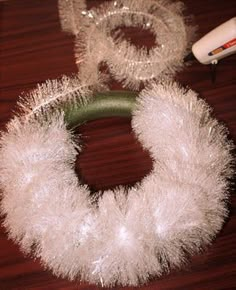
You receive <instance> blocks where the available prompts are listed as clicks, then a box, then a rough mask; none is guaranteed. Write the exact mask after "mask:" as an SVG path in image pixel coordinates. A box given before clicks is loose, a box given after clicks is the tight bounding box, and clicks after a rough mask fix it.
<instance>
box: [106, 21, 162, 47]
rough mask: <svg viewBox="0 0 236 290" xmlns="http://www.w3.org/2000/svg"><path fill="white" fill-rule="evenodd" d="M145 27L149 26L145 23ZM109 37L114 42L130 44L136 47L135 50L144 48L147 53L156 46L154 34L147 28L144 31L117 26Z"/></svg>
mask: <svg viewBox="0 0 236 290" xmlns="http://www.w3.org/2000/svg"><path fill="white" fill-rule="evenodd" d="M147 25H150V24H149V23H147ZM111 35H112V36H113V38H114V40H115V42H117V41H118V40H119V41H120V40H121V41H122V40H126V41H128V42H130V44H131V45H134V46H136V48H137V49H141V48H146V49H147V51H148V52H149V51H150V50H151V49H152V48H154V47H156V46H157V45H158V44H157V43H156V39H155V35H154V33H153V32H152V31H151V30H150V29H149V28H148V26H147V28H146V29H145V28H140V27H135V26H130V27H125V26H118V27H117V28H115V29H113V30H112V32H111ZM140 40H142V41H140Z"/></svg>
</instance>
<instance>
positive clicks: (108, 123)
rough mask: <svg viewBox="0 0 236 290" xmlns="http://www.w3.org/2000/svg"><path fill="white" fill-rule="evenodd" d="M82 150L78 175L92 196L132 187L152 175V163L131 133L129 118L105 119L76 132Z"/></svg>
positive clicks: (78, 157)
mask: <svg viewBox="0 0 236 290" xmlns="http://www.w3.org/2000/svg"><path fill="white" fill-rule="evenodd" d="M77 133H79V134H80V140H81V141H82V144H83V148H82V151H81V152H80V154H78V156H77V160H76V164H75V171H76V173H77V175H78V177H79V179H80V181H82V183H83V184H87V185H88V186H89V188H90V190H91V192H92V193H93V192H97V191H99V190H107V189H113V188H115V187H117V186H120V185H122V186H127V187H130V186H133V185H135V184H136V183H137V182H139V181H141V180H142V179H143V177H145V176H146V175H148V174H149V172H150V171H151V169H152V159H151V157H150V155H149V153H148V152H147V151H144V150H143V148H142V146H141V144H140V143H139V142H138V140H137V139H136V137H135V134H134V133H133V132H132V128H131V124H130V119H128V118H118V117H113V118H104V119H100V120H96V121H91V122H88V123H87V124H85V125H82V126H80V127H79V129H78V130H77Z"/></svg>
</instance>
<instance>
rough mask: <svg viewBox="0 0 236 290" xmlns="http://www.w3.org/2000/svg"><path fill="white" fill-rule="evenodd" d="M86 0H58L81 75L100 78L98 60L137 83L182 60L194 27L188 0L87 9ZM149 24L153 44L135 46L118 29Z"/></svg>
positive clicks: (119, 0)
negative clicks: (186, 5)
mask: <svg viewBox="0 0 236 290" xmlns="http://www.w3.org/2000/svg"><path fill="white" fill-rule="evenodd" d="M85 2H86V1H78V0H69V1H68V0H66V1H65V0H59V12H60V18H61V23H62V29H63V30H65V31H67V32H70V33H72V34H74V35H76V39H75V57H76V62H77V64H78V65H79V70H80V76H81V78H84V79H85V80H91V79H93V80H94V82H97V81H98V76H99V64H100V63H101V62H105V63H106V64H107V65H108V67H109V69H110V72H111V74H112V76H113V77H114V78H115V79H116V80H118V81H119V82H122V83H123V85H124V86H127V87H129V88H132V89H137V88H138V87H139V85H140V83H146V82H147V81H150V80H151V79H154V78H158V77H160V76H161V75H162V76H163V75H165V74H173V73H174V72H176V71H177V70H178V69H179V68H181V67H182V66H183V62H184V56H185V55H186V54H187V52H188V49H189V48H190V47H191V42H192V40H193V35H194V31H195V28H194V27H193V25H192V24H191V23H190V22H189V21H188V20H187V19H189V18H187V17H185V16H184V15H183V10H184V4H183V3H182V2H179V1H177V2H176V1H171V0H145V1H142V0H116V1H106V2H104V3H102V4H100V5H99V6H98V7H96V8H93V9H91V10H86V8H85V7H86V5H85ZM120 27H136V28H139V29H144V30H149V31H150V32H151V33H152V34H153V35H154V39H155V45H154V47H153V48H151V49H150V50H148V49H147V48H145V47H142V48H137V47H136V46H135V45H132V44H131V42H130V41H127V40H125V39H124V38H123V37H122V36H121V34H120V33H119V32H118V33H117V31H116V29H118V28H120Z"/></svg>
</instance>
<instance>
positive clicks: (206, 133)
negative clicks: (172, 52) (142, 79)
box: [0, 83, 232, 286]
mask: <svg viewBox="0 0 236 290" xmlns="http://www.w3.org/2000/svg"><path fill="white" fill-rule="evenodd" d="M42 88H43V86H41V87H39V88H38V91H34V96H35V97H37V96H40V95H41V94H42V93H43V92H42ZM34 104H37V102H36V103H34ZM132 127H133V130H134V132H135V134H136V136H137V138H138V139H139V141H140V142H141V144H142V145H143V147H144V148H146V149H148V150H149V152H150V154H151V156H152V158H153V170H152V171H151V173H150V174H149V175H148V176H146V177H145V178H144V179H143V180H142V181H141V183H140V184H138V185H136V186H135V187H133V188H131V189H129V190H128V194H126V190H125V189H124V188H123V187H120V188H119V189H116V190H114V191H110V190H107V191H105V192H104V193H103V195H101V198H100V199H99V200H98V203H97V204H96V205H95V204H94V203H93V202H92V201H91V198H90V192H89V190H88V188H87V187H86V186H83V185H81V184H80V181H79V180H78V178H77V176H76V174H75V171H74V162H75V159H76V155H77V154H79V153H78V152H77V151H76V146H78V145H76V144H75V143H74V141H73V135H72V133H71V132H70V131H68V130H67V129H66V125H65V122H64V117H63V113H61V112H59V113H58V114H56V115H55V114H53V115H51V117H50V118H49V115H48V118H47V120H45V121H42V118H40V122H39V121H37V118H33V119H30V120H29V119H27V118H26V119H25V118H20V117H19V118H18V117H16V118H15V119H14V122H11V123H10V124H9V126H8V130H7V132H5V133H2V136H1V140H0V160H1V163H0V185H1V191H2V192H3V193H2V202H1V210H2V213H3V214H4V216H5V219H4V226H5V227H6V230H7V232H8V234H9V237H10V238H11V239H13V240H14V241H16V242H17V243H18V244H19V245H20V247H21V249H22V250H23V251H24V252H25V253H33V254H34V255H35V257H38V258H40V259H41V261H42V263H43V264H44V265H45V266H46V267H48V268H49V269H51V270H52V271H53V273H54V274H55V275H58V276H62V277H67V278H69V279H71V280H73V279H82V280H87V281H89V282H90V283H101V284H102V285H105V286H113V285H115V284H116V283H118V284H121V285H138V284H139V283H144V282H146V281H147V280H148V279H149V277H150V276H160V275H162V274H163V273H165V272H167V271H168V270H169V269H171V268H175V267H180V266H181V265H182V264H183V263H184V262H185V258H186V254H193V253H196V252H198V251H199V250H201V249H202V248H203V247H204V246H206V245H208V244H209V243H210V242H211V241H212V239H213V238H214V237H215V235H216V233H217V232H218V231H219V230H220V229H221V227H222V224H223V222H224V219H225V217H226V215H227V208H226V200H227V191H228V178H229V177H230V176H231V173H232V172H231V162H232V157H231V153H230V151H231V149H232V144H231V143H230V142H229V141H228V140H227V137H226V135H227V130H226V129H225V128H224V127H223V126H222V125H220V124H219V123H218V122H217V121H216V120H215V119H214V118H212V117H211V115H210V109H209V107H208V105H207V104H206V103H205V102H204V101H203V100H201V99H198V98H197V96H196V93H194V92H193V91H191V90H188V91H186V90H184V89H182V88H179V87H178V85H177V84H175V83H167V84H152V86H151V87H149V88H147V89H145V90H144V91H143V92H142V93H141V94H140V96H139V98H138V99H137V105H136V108H135V110H134V112H133V118H132Z"/></svg>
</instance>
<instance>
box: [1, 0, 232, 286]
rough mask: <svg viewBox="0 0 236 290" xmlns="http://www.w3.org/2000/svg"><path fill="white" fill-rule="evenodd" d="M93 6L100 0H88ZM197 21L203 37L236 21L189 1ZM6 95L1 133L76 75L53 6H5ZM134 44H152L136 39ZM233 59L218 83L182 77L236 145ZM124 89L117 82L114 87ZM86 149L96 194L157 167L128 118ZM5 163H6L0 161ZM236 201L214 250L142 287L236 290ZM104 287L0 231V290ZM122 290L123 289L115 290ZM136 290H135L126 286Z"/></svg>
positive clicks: (98, 127)
mask: <svg viewBox="0 0 236 290" xmlns="http://www.w3.org/2000/svg"><path fill="white" fill-rule="evenodd" d="M88 2H89V4H90V5H93V4H94V3H98V1H88ZM184 2H185V4H186V6H187V7H188V11H189V12H190V13H191V14H193V15H194V16H195V22H196V23H197V25H198V26H199V29H198V35H199V37H200V36H202V35H204V34H205V33H207V32H208V31H209V30H211V29H213V28H214V27H216V26H217V25H219V24H221V23H222V22H224V21H226V20H228V19H229V18H231V17H233V16H235V15H236V13H235V12H236V2H235V0H227V1H226V0H225V1H219V0H198V1H196V0H185V1H184ZM0 20H1V23H0V25H1V26H0V34H1V44H0V47H1V48H0V49H1V55H0V60H1V63H0V65H1V67H0V74H1V76H0V77H1V84H0V89H1V95H0V130H3V129H4V127H5V124H6V122H7V121H8V120H9V119H10V117H11V116H12V110H13V109H14V106H15V104H16V100H17V98H18V96H19V94H20V93H21V92H22V91H28V90H29V89H32V88H34V87H35V85H36V84H37V83H40V82H43V81H45V80H46V79H54V78H58V77H59V76H61V75H62V74H66V75H71V74H72V73H76V71H77V68H76V66H75V61H74V56H73V38H72V37H69V36H68V35H66V34H64V33H62V32H61V29H60V24H59V19H58V12H57V1H56V0H47V1H46V0H11V1H4V2H1V1H0ZM135 41H137V42H141V43H143V42H146V43H147V44H148V43H151V39H149V36H148V35H145V34H142V33H137V34H136V39H135ZM235 64H236V55H234V56H231V57H228V58H226V59H224V60H222V61H221V62H220V64H219V66H218V68H217V82H216V84H214V85H213V84H212V83H211V80H210V75H209V67H208V66H204V65H201V64H199V63H193V64H192V65H191V66H189V67H187V68H185V69H184V71H182V72H181V73H179V74H178V76H177V78H178V80H179V81H180V82H181V83H183V84H184V85H188V86H189V87H191V88H192V89H194V90H196V91H198V92H199V93H200V95H201V96H202V97H203V98H204V99H206V100H207V101H208V103H210V104H211V105H212V106H213V108H214V113H215V115H216V116H217V117H218V118H219V119H220V120H222V121H223V122H225V123H226V124H227V126H228V127H229V130H230V133H231V136H232V138H233V139H234V140H236V69H235ZM118 87H119V85H118V84H115V83H114V88H118ZM80 133H82V135H83V141H84V144H85V147H84V151H83V153H82V154H81V156H80V157H79V158H78V162H77V169H78V170H77V171H78V174H79V175H80V176H81V177H82V178H83V180H84V182H86V183H88V184H89V185H90V187H91V189H92V190H98V189H106V188H112V187H114V186H116V185H120V184H126V185H127V184H130V185H132V184H134V183H135V182H137V181H139V180H141V179H142V177H143V176H144V175H145V174H147V173H148V172H149V171H150V169H151V167H152V162H151V159H150V157H149V155H148V153H147V152H143V150H142V149H141V146H140V144H138V142H137V141H136V140H135V137H134V135H133V134H132V132H131V126H130V120H129V119H122V118H109V119H103V120H97V121H93V122H90V123H88V124H86V125H84V126H82V127H81V128H80ZM0 162H1V161H0ZM235 207H236V198H235V196H234V195H233V190H232V195H231V205H230V216H229V219H228V220H227V221H226V223H225V225H224V227H223V230H222V231H221V233H220V234H219V235H218V236H217V238H216V240H215V241H214V243H213V245H212V246H211V247H209V249H207V251H205V252H204V253H202V254H201V255H198V256H196V257H193V258H192V260H191V263H190V264H189V265H188V266H186V268H185V269H183V270H181V271H176V272H174V273H171V274H169V275H167V276H165V277H162V278H160V279H156V280H153V281H151V282H150V283H149V284H148V285H146V286H142V287H140V289H143V290H144V289H146V290H147V289H150V290H151V289H159V290H167V289H175V290H233V289H236V209H235ZM11 289H12V290H13V289H19V290H28V289H37V290H44V289H45V290H47V289H61V290H62V289H67V290H69V289H70V290H72V289H78V290H82V289H83V290H85V289H87V290H88V289H89V290H92V289H99V287H96V286H93V285H88V284H85V283H83V284H80V283H79V282H69V281H67V280H63V279H59V278H56V277H54V276H53V275H52V274H51V273H50V272H48V271H45V270H44V269H43V268H42V267H41V265H40V262H39V261H37V260H36V261H35V260H33V259H32V258H30V257H24V256H23V254H22V253H21V252H20V251H19V249H18V246H16V245H14V244H13V242H12V241H9V240H8V239H7V236H6V234H5V232H4V229H3V228H0V290H11ZM116 289H120V288H116ZM125 289H127V290H128V289H134V288H125Z"/></svg>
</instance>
